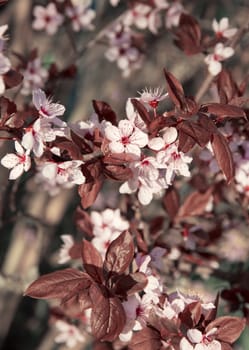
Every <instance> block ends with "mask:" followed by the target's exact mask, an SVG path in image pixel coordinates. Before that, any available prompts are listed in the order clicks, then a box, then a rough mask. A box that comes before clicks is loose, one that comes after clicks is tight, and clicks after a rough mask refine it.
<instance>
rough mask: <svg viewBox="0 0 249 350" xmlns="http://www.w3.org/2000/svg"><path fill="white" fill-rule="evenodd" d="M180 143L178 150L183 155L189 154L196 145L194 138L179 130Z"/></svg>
mask: <svg viewBox="0 0 249 350" xmlns="http://www.w3.org/2000/svg"><path fill="white" fill-rule="evenodd" d="M178 142H179V143H178V150H179V152H183V153H187V152H189V151H190V150H191V149H192V148H193V147H194V146H195V145H196V141H195V140H194V139H193V137H191V136H189V135H187V134H186V133H185V132H184V131H182V130H178Z"/></svg>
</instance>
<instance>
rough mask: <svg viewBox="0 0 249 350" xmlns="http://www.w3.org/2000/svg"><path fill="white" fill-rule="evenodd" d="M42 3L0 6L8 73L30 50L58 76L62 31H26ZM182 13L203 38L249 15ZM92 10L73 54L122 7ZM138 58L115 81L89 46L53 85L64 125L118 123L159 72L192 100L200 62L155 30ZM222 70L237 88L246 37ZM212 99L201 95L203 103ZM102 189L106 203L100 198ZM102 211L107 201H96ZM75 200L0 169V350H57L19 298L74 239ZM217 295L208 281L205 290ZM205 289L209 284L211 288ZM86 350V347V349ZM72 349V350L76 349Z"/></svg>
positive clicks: (232, 9) (229, 6) (44, 313)
mask: <svg viewBox="0 0 249 350" xmlns="http://www.w3.org/2000/svg"><path fill="white" fill-rule="evenodd" d="M36 4H47V2H46V1H36V0H12V1H8V3H7V4H6V5H4V6H1V7H0V25H3V24H8V25H9V29H8V37H9V40H8V44H7V47H8V49H7V52H8V57H9V58H10V60H11V62H12V64H13V66H16V65H18V64H19V63H20V61H19V60H18V59H17V57H16V55H15V54H14V53H18V54H21V55H23V56H24V57H26V56H27V55H28V54H29V52H30V51H31V50H32V49H35V48H36V49H37V50H38V53H39V56H41V57H42V61H43V63H44V65H49V64H50V63H51V62H56V64H57V65H58V67H60V68H61V69H62V68H63V67H65V66H66V65H68V64H69V63H70V62H71V61H72V58H73V55H74V53H73V49H72V45H71V44H70V38H69V36H68V34H67V32H66V31H65V30H64V29H63V28H61V29H60V30H59V32H58V33H56V35H54V36H48V35H47V34H46V33H45V32H44V31H41V32H36V31H34V30H32V26H31V23H32V19H33V17H32V9H33V7H34V5H36ZM183 4H184V7H185V8H186V10H187V11H189V12H190V13H192V14H193V15H195V16H196V17H197V18H198V19H199V20H200V23H201V25H202V27H203V28H205V29H206V30H207V31H211V30H212V28H211V23H212V20H213V19H214V18H217V19H220V18H222V17H229V19H230V22H231V25H232V26H234V27H240V26H242V25H243V24H244V23H245V22H246V20H248V15H249V3H248V0H244V1H242V0H201V1H200V0H192V1H185V2H184V3H183ZM93 7H94V9H95V10H96V19H95V20H94V24H95V30H93V31H90V32H89V31H88V32H87V31H86V32H85V31H82V32H80V33H76V34H74V35H75V42H76V43H77V45H78V47H79V48H84V47H85V45H87V43H88V42H89V41H91V40H93V39H94V38H95V37H96V34H97V33H98V32H100V31H101V30H102V29H103V28H105V27H106V26H107V25H109V24H110V23H111V22H112V21H113V20H114V19H115V18H117V17H118V16H120V15H121V14H122V13H123V12H124V11H125V9H126V8H127V7H126V0H124V1H121V3H120V5H119V6H118V7H115V8H114V7H111V6H110V4H109V2H108V1H106V0H96V1H93ZM143 34H144V35H145V39H146V47H145V58H144V61H143V65H142V67H141V69H138V70H136V71H134V72H132V73H131V75H130V77H128V78H126V79H125V78H123V77H122V76H121V72H120V70H119V69H118V68H117V67H116V65H115V64H112V63H110V62H109V61H107V60H106V58H105V57H104V53H105V50H106V47H105V46H104V45H103V44H95V45H94V46H93V47H90V48H89V49H88V50H86V51H85V52H84V54H82V55H81V57H79V58H78V60H77V68H78V72H77V75H76V76H75V78H74V79H71V80H70V79H66V80H65V81H63V82H62V83H61V84H58V86H57V87H56V90H55V91H54V95H55V96H56V100H58V101H60V102H61V103H63V104H64V105H65V106H66V118H67V120H70V121H77V120H85V119H87V118H89V117H90V116H91V114H92V112H93V109H92V100H93V99H98V100H103V101H106V102H108V103H109V104H110V105H111V106H112V107H113V109H114V110H115V111H116V112H117V114H118V116H119V117H120V118H124V117H125V103H126V100H127V98H128V97H133V96H137V95H138V94H137V92H138V91H141V90H142V89H144V88H145V87H153V88H154V87H164V85H165V83H164V76H163V68H166V69H168V70H169V71H170V72H172V73H173V74H174V75H175V76H176V77H177V78H178V79H179V80H180V81H181V83H182V84H183V86H184V88H185V91H186V92H187V94H188V95H195V93H196V91H197V90H198V87H199V86H200V84H201V82H202V81H203V79H204V78H205V76H206V74H207V68H206V66H205V63H204V62H203V56H202V55H201V54H200V55H196V56H191V57H187V56H186V55H184V54H183V53H182V52H181V51H180V50H179V49H178V48H177V47H176V46H175V45H174V44H173V40H172V39H173V38H172V34H171V33H170V32H169V31H167V30H165V29H164V30H160V31H159V34H158V35H156V36H155V35H153V34H152V33H150V32H149V31H144V32H143ZM228 66H229V67H230V68H231V70H232V71H233V73H234V76H235V77H236V80H237V81H240V80H242V78H243V77H244V76H245V74H246V73H248V67H249V36H248V35H247V36H245V37H244V39H243V40H242V42H241V45H240V46H239V47H237V49H236V55H235V56H234V57H233V58H232V59H230V60H229V63H228ZM6 96H7V97H8V96H9V97H10V98H12V97H15V99H16V103H17V104H23V103H26V102H29V101H30V96H22V95H20V94H19V92H18V88H16V89H13V90H11V91H8V92H7V93H6ZM211 98H213V96H212V92H211V95H209V94H207V95H206V96H205V98H204V101H206V102H208V101H209V100H210V99H211ZM0 146H1V147H0V157H1V158H2V157H3V155H4V154H6V152H8V151H9V150H10V149H11V147H12V146H13V145H12V142H4V141H2V140H0ZM107 191H108V189H106V192H105V194H106V196H107V197H108V192H107ZM103 201H104V203H106V205H108V198H104V199H103ZM79 203H80V200H79V197H78V195H77V191H76V190H64V191H62V192H61V193H60V194H59V195H57V196H55V197H51V196H49V194H48V193H46V192H44V191H42V190H40V189H39V187H38V186H37V185H36V184H34V183H33V182H32V181H27V179H26V178H25V176H24V179H23V178H22V179H21V180H20V181H18V180H17V181H15V182H10V181H8V172H7V171H6V169H4V168H3V167H1V170H0V267H1V272H0V348H1V349H3V350H24V349H25V350H33V349H38V350H55V349H64V347H63V345H60V346H59V345H58V344H55V343H54V337H55V334H56V333H55V330H54V329H53V327H50V325H49V322H48V321H49V307H48V304H47V303H46V302H45V301H42V300H34V299H31V298H28V297H23V296H22V294H23V290H24V289H25V287H26V286H27V285H28V284H29V283H30V282H31V281H33V280H34V279H35V278H37V276H38V275H39V274H45V273H48V272H50V271H52V270H54V269H56V268H59V266H58V264H57V255H58V249H59V247H60V245H61V241H60V235H62V234H73V235H75V236H77V230H76V229H75V226H74V220H73V213H74V210H75V208H76V206H77V205H79ZM109 205H111V204H110V203H109ZM210 284H211V287H213V289H214V290H216V289H217V288H220V287H221V285H220V282H219V281H217V280H212V281H211V282H209V286H210ZM212 284H213V285H212ZM248 344H249V338H248V332H245V333H244V335H243V337H242V339H241V340H240V343H239V344H238V345H237V348H236V349H244V350H246V349H248V348H249V347H248V346H249V345H248ZM86 346H87V347H89V348H90V345H86ZM83 348H84V347H83V346H82V345H79V346H78V347H76V348H75V349H83Z"/></svg>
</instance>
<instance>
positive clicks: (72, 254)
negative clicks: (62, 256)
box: [68, 242, 81, 259]
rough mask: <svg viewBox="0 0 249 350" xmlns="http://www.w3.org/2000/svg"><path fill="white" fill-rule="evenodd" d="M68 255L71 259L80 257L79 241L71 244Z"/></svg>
mask: <svg viewBox="0 0 249 350" xmlns="http://www.w3.org/2000/svg"><path fill="white" fill-rule="evenodd" d="M68 253H69V255H70V257H71V258H72V259H80V258H81V243H78V242H77V243H74V244H73V246H72V247H71V248H70V249H69V252H68Z"/></svg>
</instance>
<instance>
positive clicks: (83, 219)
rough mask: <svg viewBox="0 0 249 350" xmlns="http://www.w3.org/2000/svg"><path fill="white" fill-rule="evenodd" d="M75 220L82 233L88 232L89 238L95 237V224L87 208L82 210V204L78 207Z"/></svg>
mask: <svg viewBox="0 0 249 350" xmlns="http://www.w3.org/2000/svg"><path fill="white" fill-rule="evenodd" d="M74 221H75V224H76V227H77V229H78V230H79V231H80V232H81V233H85V234H87V236H88V237H89V238H92V237H93V225H92V222H91V218H90V215H89V214H88V213H87V212H86V211H85V210H82V209H81V208H80V206H78V207H77V208H76V211H75V217H74Z"/></svg>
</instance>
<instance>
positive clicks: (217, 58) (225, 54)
mask: <svg viewBox="0 0 249 350" xmlns="http://www.w3.org/2000/svg"><path fill="white" fill-rule="evenodd" d="M233 54H234V49H233V48H232V47H229V46H226V47H225V46H224V45H223V44H222V43H218V44H216V45H215V47H214V53H212V54H209V55H207V56H206V57H205V59H204V61H205V63H206V64H207V65H208V71H209V73H210V74H211V75H214V76H215V75H217V74H219V73H220V72H221V70H222V64H221V62H222V61H224V60H226V59H227V58H229V57H231V56H233Z"/></svg>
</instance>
